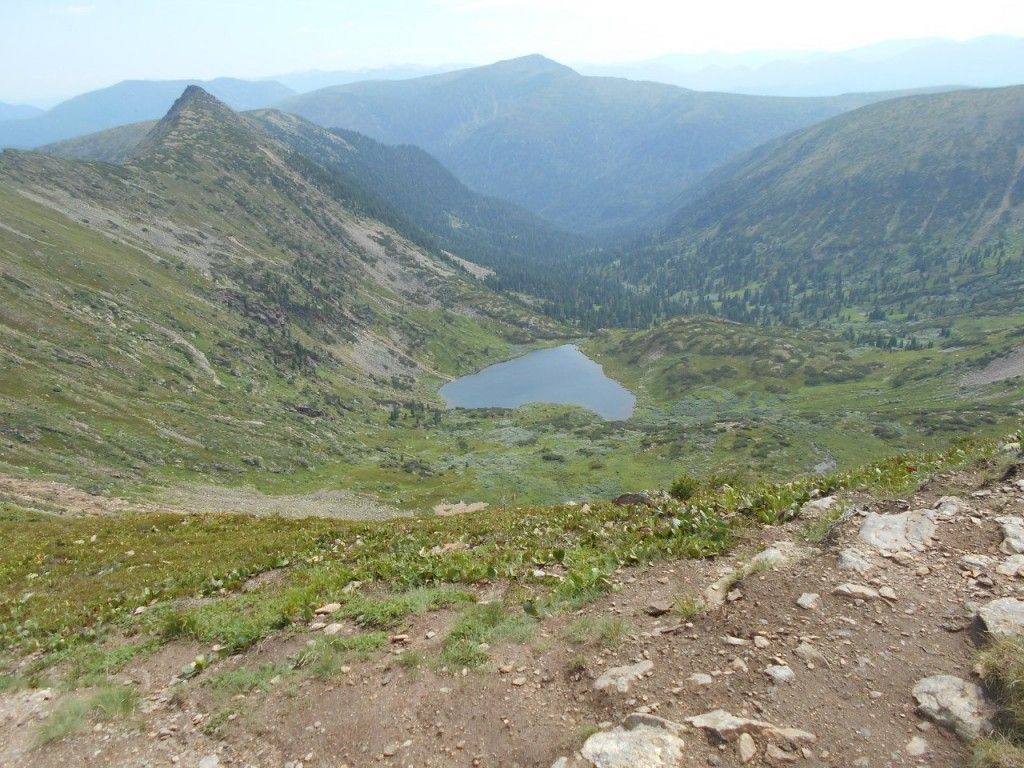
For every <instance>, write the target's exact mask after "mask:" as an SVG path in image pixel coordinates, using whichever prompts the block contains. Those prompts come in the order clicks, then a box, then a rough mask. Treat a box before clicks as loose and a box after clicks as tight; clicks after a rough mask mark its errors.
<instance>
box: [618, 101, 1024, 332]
mask: <svg viewBox="0 0 1024 768" xmlns="http://www.w3.org/2000/svg"><path fill="white" fill-rule="evenodd" d="M706 183H707V186H708V191H707V192H706V193H705V194H703V195H701V196H699V197H697V198H696V199H695V200H694V201H693V202H692V203H691V204H689V205H687V206H686V207H684V208H683V209H682V210H681V211H678V212H677V213H676V215H675V216H674V218H673V221H672V224H671V225H670V227H669V228H668V230H667V232H666V234H665V237H664V239H663V241H662V243H661V244H660V245H657V246H655V247H651V248H649V249H647V250H644V251H641V252H640V253H638V254H635V255H633V256H630V257H626V258H624V259H623V260H622V271H621V272H620V274H622V275H624V276H625V277H626V279H629V280H631V281H636V282H639V283H642V284H644V285H648V286H651V287H652V290H653V291H654V292H655V293H657V294H658V295H659V296H661V297H665V298H666V299H671V300H673V301H675V302H676V306H677V307H678V306H683V307H685V308H686V309H688V310H689V311H694V310H696V311H716V312H720V313H722V314H725V315H726V316H728V317H732V318H734V319H742V320H753V321H761V320H765V319H769V320H778V319H782V320H797V321H804V322H806V321H811V322H821V321H830V322H842V321H844V320H848V319H856V318H857V317H858V315H859V316H860V317H864V316H866V315H869V314H872V313H873V316H874V317H876V318H878V317H885V316H893V317H905V318H909V319H913V318H914V317H927V316H932V317H935V316H939V317H941V316H947V315H954V314H957V313H959V312H962V311H963V310H964V309H965V308H966V309H972V310H974V311H977V312H983V313H993V314H994V313H1000V312H1018V311H1019V310H1020V302H1019V296H1020V292H1021V288H1022V287H1024V283H1022V282H1021V281H1022V279H1024V278H1022V275H1024V268H1022V267H1024V238H1022V232H1024V215H1022V214H1024V88H1020V87H1017V88H1005V89H996V90H974V91H959V92H955V93H946V94H937V95H927V96H912V97H907V98H904V99H897V100H893V101H888V102H884V103H881V104H876V105H873V106H868V107H865V108H863V109H860V110H857V111H854V112H851V113H849V114H846V115H842V116H840V117H836V118H834V119H832V120H829V121H827V122H825V123H822V124H821V125H817V126H814V127H812V128H808V129H806V130H804V131H801V132H799V133H797V134H794V135H792V136H789V137H785V138H783V139H779V140H776V141H774V142H771V143H769V144H767V145H765V146H763V147H760V148H759V149H757V150H755V151H754V152H753V153H752V154H751V155H749V156H748V157H746V158H744V159H742V160H740V161H737V162H735V163H733V164H732V165H730V166H729V167H728V168H725V169H723V170H721V171H719V172H717V173H716V174H714V175H713V176H712V177H711V178H709V179H708V180H707V182H706Z"/></svg>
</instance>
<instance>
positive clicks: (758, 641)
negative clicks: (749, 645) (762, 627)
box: [754, 635, 771, 650]
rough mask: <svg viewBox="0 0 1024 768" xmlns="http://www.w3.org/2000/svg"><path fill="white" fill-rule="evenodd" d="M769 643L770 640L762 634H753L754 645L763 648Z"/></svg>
mask: <svg viewBox="0 0 1024 768" xmlns="http://www.w3.org/2000/svg"><path fill="white" fill-rule="evenodd" d="M770 645H771V641H770V640H769V639H768V638H767V637H765V636H764V635H754V646H755V647H757V648H760V649H761V650H764V649H765V648H767V647H768V646H770Z"/></svg>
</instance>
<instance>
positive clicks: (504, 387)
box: [441, 344, 636, 420]
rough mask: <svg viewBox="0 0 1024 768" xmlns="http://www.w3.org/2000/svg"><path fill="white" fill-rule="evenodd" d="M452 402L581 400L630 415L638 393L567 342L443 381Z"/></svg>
mask: <svg viewBox="0 0 1024 768" xmlns="http://www.w3.org/2000/svg"><path fill="white" fill-rule="evenodd" d="M441 397H443V398H444V400H445V402H446V403H448V406H449V407H450V408H518V407H519V406H520V405H526V404H527V403H557V404H560V405H579V406H581V407H583V408H586V409H588V410H591V411H593V412H594V413H596V414H598V415H600V416H603V417H604V418H606V419H616V420H622V419H628V418H629V416H630V414H632V413H633V407H634V406H635V405H636V397H635V396H634V395H633V393H632V392H630V391H629V390H628V389H626V388H625V387H624V386H622V385H621V384H619V382H617V381H615V380H614V379H609V378H608V377H607V376H605V375H604V371H603V370H602V369H601V366H600V365H598V364H597V363H595V362H594V361H593V360H591V359H590V358H589V357H587V356H586V355H584V354H583V353H582V352H580V350H579V348H578V347H576V346H574V345H572V344H566V345H564V346H561V347H555V348H553V349H538V350H535V351H533V352H530V353H529V354H526V355H523V356H522V357H517V358H516V359H514V360H508V361H506V362H504V363H498V364H496V365H492V366H490V367H488V368H484V369H483V370H482V371H480V372H479V373H474V374H472V375H470V376H463V377H462V378H461V379H455V381H451V382H449V383H447V384H445V385H444V386H443V387H441Z"/></svg>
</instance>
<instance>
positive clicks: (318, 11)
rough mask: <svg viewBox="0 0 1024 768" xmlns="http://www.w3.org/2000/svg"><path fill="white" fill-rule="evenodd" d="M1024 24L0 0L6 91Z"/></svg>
mask: <svg viewBox="0 0 1024 768" xmlns="http://www.w3.org/2000/svg"><path fill="white" fill-rule="evenodd" d="M992 34H1000V35H1013V36H1024V2H1022V0H972V2H963V0H958V1H957V2H949V0H930V1H928V2H922V1H920V0H858V2H856V3H853V2H839V3H837V2H828V0H713V2H706V0H701V1H700V2H694V1H693V0H628V1H627V0H616V1H615V2H612V1H610V0H74V2H48V0H0V101H6V102H15V103H19V102H24V103H40V102H46V101H52V100H54V99H57V98H60V97H66V96H70V95H72V94H75V93H80V92H83V91H87V90H91V89H94V88H98V87H102V86H106V85H110V84H112V83H115V82H118V81H120V80H125V79H179V78H181V79H184V78H212V77H218V76H232V77H266V76H271V75H275V74H283V73H287V72H296V71H304V70H309V69H328V70H330V69H364V68H373V67H381V66H389V65H405V64H420V65H428V66H436V65H441V64H455V63H457V64H484V63H490V62H493V61H497V60H500V59H507V58H513V57H515V56H521V55H525V54H529V53H543V54H544V55H546V56H549V57H551V58H553V59H556V60H558V61H562V62H565V63H569V64H573V63H578V62H587V63H611V62H623V61H634V60H642V59H648V58H654V57H656V56H660V55H664V54H668V53H700V52H706V51H724V52H743V51H751V50H772V51H775V50H778V51H805V50H806V51H809V50H822V51H836V50H844V49H848V48H854V47H857V46H861V45H866V44H870V43H875V42H880V41H884V40H893V39H908V38H926V37H944V38H951V39H958V40H964V39H969V38H973V37H980V36H983V35H992Z"/></svg>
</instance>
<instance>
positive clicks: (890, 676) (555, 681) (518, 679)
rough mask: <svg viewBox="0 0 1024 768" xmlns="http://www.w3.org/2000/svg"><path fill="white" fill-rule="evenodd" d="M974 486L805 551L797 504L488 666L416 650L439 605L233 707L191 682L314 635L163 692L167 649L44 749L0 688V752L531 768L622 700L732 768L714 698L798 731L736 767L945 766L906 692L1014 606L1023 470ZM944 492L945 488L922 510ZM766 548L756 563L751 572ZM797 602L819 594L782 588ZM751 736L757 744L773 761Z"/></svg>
mask: <svg viewBox="0 0 1024 768" xmlns="http://www.w3.org/2000/svg"><path fill="white" fill-rule="evenodd" d="M979 482H980V478H979V477H977V476H974V475H970V474H963V473H951V474H947V475H944V476H940V477H939V478H937V479H935V480H933V481H931V482H930V483H928V484H927V485H926V486H925V487H924V488H923V489H922V490H920V491H919V492H918V493H917V494H915V495H913V496H912V497H909V498H907V499H906V500H904V501H887V502H875V501H872V500H870V499H865V498H859V499H858V498H855V499H852V500H850V504H849V506H848V508H847V516H846V518H845V519H844V520H843V521H842V522H840V523H839V524H837V525H836V526H835V527H834V528H832V529H831V532H830V533H828V535H826V536H825V537H824V538H823V539H822V540H821V541H820V542H818V543H809V542H808V540H807V534H808V532H809V531H811V530H815V529H813V528H810V527H808V526H809V524H811V523H813V522H814V518H815V517H818V518H819V519H820V517H821V516H822V515H825V514H827V513H825V512H822V511H821V510H820V509H814V508H808V509H807V510H806V511H805V514H804V515H803V516H802V517H801V518H798V519H797V520H795V521H794V522H792V523H790V524H787V525H785V526H780V527H775V528H766V529H758V530H752V531H749V532H747V534H746V540H745V541H744V542H743V543H742V545H741V546H740V547H739V548H738V549H737V551H736V552H735V553H734V554H732V555H731V556H729V557H727V558H722V559H719V560H695V561H694V560H691V561H679V562H670V563H664V564H659V565H656V566H652V567H644V568H638V569H632V570H624V571H622V572H621V573H620V574H619V575H618V577H617V589H616V591H614V592H612V593H611V594H609V595H608V596H606V597H604V598H602V599H600V600H598V601H597V602H594V603H592V604H590V605H587V606H586V607H585V608H583V609H582V610H580V611H579V612H577V613H572V614H568V615H564V614H562V615H553V616H548V617H546V618H544V619H542V620H541V621H540V622H539V626H538V628H537V633H536V636H535V637H534V639H533V640H532V641H529V642H525V643H521V644H515V643H502V644H498V645H496V646H495V647H492V648H490V649H489V651H488V652H489V653H490V655H491V658H492V662H491V664H490V665H489V666H488V667H487V668H485V669H483V670H479V671H465V672H463V671H462V670H444V669H441V668H439V667H438V665H436V664H432V663H431V662H430V659H432V658H436V654H437V653H438V651H439V650H440V648H441V644H442V642H443V638H444V637H445V633H446V631H447V630H448V629H449V628H450V627H451V625H452V624H453V622H454V621H455V618H456V617H455V614H454V613H453V612H452V611H451V610H445V611H440V612H435V613H432V614H428V615H425V616H420V617H416V618H413V619H411V620H410V621H409V622H408V623H407V624H406V625H405V626H403V627H401V628H400V629H399V630H398V632H399V633H400V635H401V636H400V637H396V638H394V640H393V642H392V644H391V645H390V647H388V648H386V649H385V650H384V651H381V652H378V653H376V655H374V656H372V657H371V658H369V659H367V660H363V661H353V662H352V663H351V664H350V665H349V666H347V667H343V668H342V669H341V670H339V671H338V672H337V674H336V675H333V676H330V677H328V678H327V679H318V678H313V677H306V676H301V675H291V676H283V677H282V678H281V679H279V680H276V681H274V683H273V684H272V685H270V686H269V687H268V689H267V690H266V692H262V691H260V690H256V691H254V692H251V693H248V694H243V695H240V696H236V697H234V698H231V697H225V696H223V695H221V694H219V693H218V692H217V691H216V690H214V689H213V688H212V687H211V686H210V685H209V680H210V678H211V675H212V674H213V673H215V672H216V671H217V670H223V669H229V668H230V669H238V668H243V667H247V668H253V667H256V666H257V665H261V664H285V663H286V662H287V661H288V659H289V658H291V657H293V656H294V654H295V653H297V652H298V651H299V650H300V649H302V648H303V647H304V646H305V644H306V643H307V641H309V640H310V639H312V638H314V637H317V636H318V632H316V631H315V630H314V629H313V628H311V627H308V626H305V625H297V626H296V627H295V628H293V629H290V630H285V631H282V632H281V633H279V634H278V635H276V636H274V637H272V638H270V639H269V640H267V641H266V642H264V643H263V644H261V645H259V646H257V647H256V648H254V649H251V650H250V651H248V652H246V653H244V654H241V655H238V656H234V657H230V658H227V659H224V660H222V661H219V662H218V663H217V664H215V665H213V667H212V668H211V669H210V670H208V671H206V672H204V673H203V674H202V675H200V676H198V677H197V678H195V679H193V680H190V681H188V682H186V683H180V684H178V685H176V686H173V687H172V686H171V685H170V683H171V680H172V679H173V678H174V676H175V674H176V673H177V670H178V669H180V667H181V665H182V664H183V663H186V662H187V661H189V660H190V659H192V658H194V657H195V655H196V654H197V653H201V652H209V649H206V648H202V647H199V646H198V645H195V644H188V643H177V644H172V645H170V646H166V647H165V648H164V649H163V650H161V651H160V652H159V653H158V654H157V655H156V656H154V657H150V658H148V659H145V660H143V661H140V662H138V663H135V664H133V665H132V666H130V667H129V668H128V669H127V670H125V671H124V673H122V676H123V678H124V679H125V681H130V682H132V683H134V684H136V685H138V686H139V687H140V688H141V689H142V690H143V693H144V696H145V708H144V709H145V711H144V712H143V713H142V714H141V715H140V716H139V718H138V719H137V720H134V721H129V722H125V723H117V724H112V725H107V726H99V727H97V728H96V729H95V730H93V731H87V732H85V733H83V734H81V735H78V736H76V737H74V738H71V739H67V740H65V741H63V742H60V743H57V744H55V745H51V746H49V747H46V748H43V749H31V748H30V746H29V745H30V734H31V728H32V723H33V722H35V719H37V718H38V716H39V714H38V713H39V712H44V713H45V711H48V709H50V708H52V706H53V701H51V700H47V701H43V700H41V699H40V698H39V696H40V695H39V694H38V692H37V693H36V694H34V695H36V697H37V698H36V699H33V700H32V701H28V700H27V699H24V700H23V699H22V698H17V697H26V696H29V695H30V694H29V693H19V694H8V695H5V696H0V717H3V713H4V712H8V713H10V712H11V711H12V710H19V707H20V710H19V711H21V712H22V713H23V714H22V720H24V722H25V724H22V725H17V724H14V725H13V726H10V727H8V726H6V725H5V726H4V727H3V728H0V763H2V764H3V765H4V766H5V768H6V767H7V766H9V767H10V768H28V767H29V766H31V767H32V768H51V767H52V768H58V767H59V768H65V767H66V766H68V765H102V766H144V765H151V766H162V765H168V766H170V765H179V766H183V767H185V768H194V767H195V766H198V765H200V764H201V763H200V761H201V760H203V759H204V758H206V760H207V762H205V763H203V765H204V768H205V766H207V765H221V766H226V765H231V766H259V767H260V768H263V767H266V768H283V767H287V768H297V767H298V766H300V765H301V766H303V768H313V767H319V766H330V767H331V768H339V767H340V766H349V768H355V767H356V766H394V767H395V768H399V767H401V768H405V766H416V768H422V767H424V766H437V767H438V768H440V767H442V766H443V767H445V768H449V767H452V766H467V767H470V766H502V767H505V766H508V767H512V766H523V767H525V766H539V767H540V768H549V766H552V765H553V764H555V762H556V760H558V759H559V758H561V757H566V758H571V757H572V756H573V755H574V754H575V753H576V752H577V751H578V750H579V749H580V748H581V746H582V745H583V744H584V742H585V741H586V740H587V738H588V737H589V736H590V735H591V734H592V733H594V732H595V731H596V730H598V729H603V730H606V731H607V730H608V729H609V728H611V727H612V726H613V725H615V724H618V723H620V722H621V721H622V720H623V718H625V717H627V716H628V715H630V713H635V712H638V711H639V712H641V713H648V714H653V715H656V716H657V717H660V718H666V719H668V720H670V721H673V722H675V723H679V724H683V725H682V726H681V730H680V732H679V738H681V739H682V740H683V741H684V742H685V749H684V755H683V758H681V759H682V762H678V763H667V762H666V763H650V765H680V766H707V765H712V766H740V765H741V764H742V763H741V757H740V753H739V751H738V742H737V741H736V740H735V739H731V740H727V741H726V742H725V743H721V744H719V743H717V742H716V741H715V740H714V739H712V738H709V737H708V735H706V733H705V732H703V731H700V730H697V729H695V728H693V727H690V726H687V725H686V724H685V723H686V718H689V717H693V716H695V715H701V714H703V713H707V712H710V711H713V710H718V709H722V710H727V711H728V712H730V713H732V714H733V715H737V716H742V717H747V718H756V719H758V720H762V721H767V722H769V723H771V724H773V725H776V726H780V727H792V728H797V729H801V730H802V731H806V732H809V733H810V734H813V736H814V740H813V742H805V743H802V744H801V746H802V747H803V750H804V751H803V752H801V751H800V750H799V749H781V751H780V748H781V747H784V746H785V745H784V744H782V742H779V744H778V745H776V744H772V746H771V747H769V746H768V744H767V742H766V740H765V738H763V736H761V735H757V736H755V738H754V739H753V741H752V743H753V745H754V749H755V755H754V757H752V758H751V760H750V762H749V763H747V764H749V765H776V764H778V765H783V764H793V765H806V766H836V767H837V768H838V767H839V766H843V767H844V768H845V767H847V766H856V767H857V768H874V767H876V766H877V767H878V768H882V767H883V766H920V765H928V766H932V767H933V768H937V767H939V766H950V767H952V766H963V765H966V764H967V763H968V762H969V759H970V758H969V754H970V752H969V749H970V748H969V746H968V745H966V744H965V743H964V742H963V741H962V740H961V739H959V738H958V737H957V736H956V735H954V734H953V733H951V732H950V731H949V730H946V729H944V728H941V727H938V726H936V725H934V724H932V723H931V722H929V721H928V720H926V719H924V718H923V717H922V716H920V714H919V713H918V712H917V710H916V703H915V700H914V698H913V696H912V693H911V692H912V689H913V688H914V686H915V684H916V683H917V681H919V680H920V679H921V678H924V677H927V676H930V675H936V674H950V675H956V676H958V677H962V678H965V679H968V680H970V679H972V671H971V670H972V665H973V659H974V657H975V655H976V653H977V651H978V645H977V642H978V639H977V636H976V634H975V633H974V632H973V631H972V625H971V617H972V613H973V610H974V609H975V608H976V606H978V605H981V604H984V603H986V602H988V601H990V600H992V599H994V598H997V597H1007V596H1014V597H1017V598H1024V579H1022V578H1021V577H1020V576H1017V575H1007V573H1006V572H1005V568H1004V567H1003V566H1005V563H1006V562H1008V560H1007V555H1006V554H1005V553H1004V552H1002V551H1001V549H1000V548H1001V546H1002V545H1003V531H1002V528H1001V524H1000V522H999V521H997V520H996V518H998V517H1000V516H1006V515H1018V516H1019V515H1024V480H1022V479H1019V478H1018V477H1012V478H1010V479H1008V480H1006V481H997V482H995V483H992V484H990V485H987V486H986V487H984V488H983V489H981V490H980V491H979V490H978V485H979ZM950 495H954V496H957V497H959V500H953V501H950V500H948V499H947V500H944V501H940V500H941V499H943V497H946V496H950ZM918 509H923V510H928V512H927V513H924V512H922V513H921V514H922V515H923V516H924V517H927V518H928V519H931V520H933V522H934V526H935V530H934V534H933V535H932V536H931V537H925V538H924V540H923V543H922V545H921V546H922V549H921V551H917V550H911V551H906V552H901V553H897V554H888V555H886V554H883V553H882V552H881V551H879V550H877V549H873V548H872V546H871V545H870V544H869V543H868V542H866V541H864V540H862V538H861V537H860V531H861V529H862V526H864V524H865V522H866V521H867V520H868V519H869V518H868V513H869V512H877V513H881V514H883V515H898V514H902V513H903V512H904V511H906V510H918ZM872 519H874V518H872ZM884 519H885V520H887V521H888V520H893V519H895V518H891V517H887V518H884ZM818 529H820V530H821V531H824V530H825V527H824V526H819V528H818ZM772 547H775V549H774V550H772V551H771V554H770V555H769V556H767V557H761V558H760V561H761V562H762V564H761V565H759V566H751V565H750V563H751V562H757V561H756V560H753V558H754V556H755V555H756V553H759V552H763V551H764V550H765V549H766V548H769V549H770V548H772ZM849 549H855V550H857V551H858V552H859V553H860V555H859V557H861V558H862V559H863V561H864V562H866V563H869V564H870V570H869V571H868V572H866V573H859V572H857V571H856V570H844V569H841V568H840V567H839V561H840V555H841V553H843V552H844V551H846V550H849ZM965 558H966V559H965ZM984 558H989V559H988V560H985V559H984ZM846 560H847V561H848V560H849V553H847V558H846ZM861 566H862V567H863V563H861ZM736 569H740V570H742V571H744V572H746V573H748V575H746V576H745V578H742V579H741V580H739V581H738V582H737V583H735V584H730V585H729V586H728V587H727V588H726V589H725V590H724V592H723V594H728V597H727V599H725V600H724V602H723V604H722V605H721V607H719V608H716V609H708V610H706V611H705V612H703V613H700V614H698V615H695V616H692V617H690V618H685V617H683V616H680V615H678V614H677V613H675V612H671V611H670V612H668V613H664V614H661V615H652V614H660V613H661V611H662V609H663V608H664V607H665V606H664V605H663V604H666V603H669V604H670V603H671V602H672V601H674V600H676V599H677V598H679V596H681V595H690V596H698V595H701V594H703V593H704V592H705V590H706V589H707V588H708V587H709V586H710V585H712V584H713V583H715V582H716V581H718V580H719V579H720V578H721V577H722V576H723V575H725V574H727V573H730V572H732V571H734V570H736ZM844 583H854V584H857V585H859V586H860V587H864V588H866V589H867V590H868V592H865V594H866V595H869V596H868V597H867V598H866V599H863V600H852V599H849V598H847V597H843V596H840V595H837V594H835V590H836V588H837V587H839V586H840V585H842V584H844ZM483 589H484V588H482V591H481V596H482V597H483V596H485V593H484V592H483ZM490 589H491V590H492V592H491V593H490V594H487V595H486V596H489V597H491V598H493V597H494V596H495V593H494V592H493V590H494V589H495V586H494V585H492V586H491V587H490ZM807 593H814V594H817V595H818V598H817V600H816V601H815V600H813V599H808V598H806V597H803V599H802V600H801V598H802V596H805V595H806V594H807ZM871 594H874V596H873V597H871V596H870V595H871ZM798 600H801V601H802V602H804V603H805V605H807V606H808V607H802V606H801V605H798ZM609 619H612V620H614V619H619V620H621V621H622V622H624V623H625V624H626V625H627V626H628V634H627V636H626V637H624V638H623V639H622V641H621V642H620V643H615V642H613V641H612V640H611V639H609V640H608V641H602V640H599V639H592V640H589V641H586V642H581V643H574V642H572V641H571V640H570V639H569V638H568V636H567V628H568V627H569V626H570V625H572V624H574V623H577V624H578V622H580V621H581V620H584V621H586V620H593V621H594V622H597V623H600V622H605V623H607V622H608V620H609ZM343 631H344V632H350V631H353V628H352V627H346V628H345V629H344V630H343ZM808 649H810V650H808ZM410 652H412V653H415V654H417V655H418V658H419V659H421V660H422V663H421V664H419V665H418V666H417V665H407V664H401V663H399V662H398V659H399V654H400V653H403V654H408V653H410ZM406 658H409V657H406ZM644 662H650V668H649V670H647V671H645V672H643V673H642V674H641V675H640V676H639V678H638V679H636V680H634V681H632V682H631V683H630V684H629V685H628V690H626V691H624V692H622V693H619V692H610V691H608V690H604V691H598V690H595V681H596V679H597V678H598V677H599V676H601V675H602V674H603V673H605V672H606V671H607V670H609V668H614V667H619V666H622V665H632V664H636V663H644ZM645 666H646V665H645ZM777 667H786V668H788V669H789V670H790V672H791V675H784V676H783V677H786V676H790V677H791V679H789V680H788V681H787V680H785V679H780V681H773V678H772V677H770V676H769V674H768V672H766V670H769V668H777ZM52 698H53V699H59V698H60V695H59V694H56V693H54V694H52ZM13 719H16V718H13ZM13 719H12V720H11V721H12V722H13ZM769 741H770V740H769ZM588 743H589V742H588ZM768 749H773V750H775V751H774V752H773V753H772V755H771V756H768V755H766V750H768ZM780 755H781V757H780ZM214 757H215V758H216V761H214V760H213V758H214ZM772 761H774V762H772ZM562 764H563V765H582V764H584V763H573V762H571V761H570V762H567V763H562Z"/></svg>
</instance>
